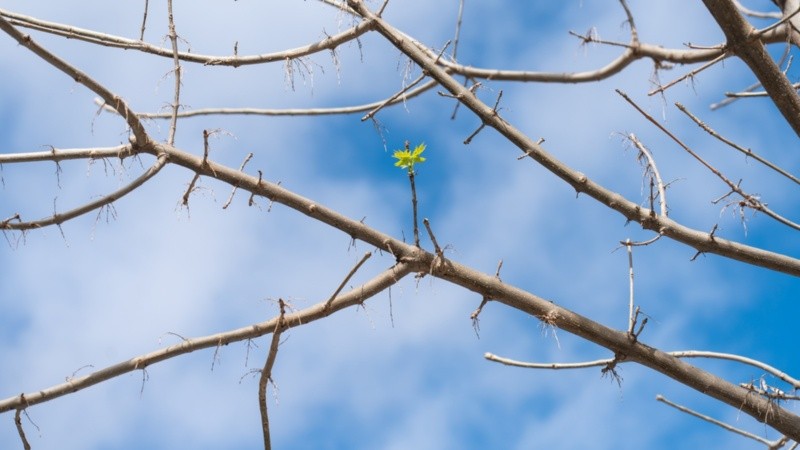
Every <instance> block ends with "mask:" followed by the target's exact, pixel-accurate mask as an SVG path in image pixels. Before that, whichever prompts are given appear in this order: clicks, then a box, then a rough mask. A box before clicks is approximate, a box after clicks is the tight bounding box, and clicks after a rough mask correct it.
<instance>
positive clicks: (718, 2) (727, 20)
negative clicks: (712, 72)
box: [703, 0, 800, 136]
mask: <svg viewBox="0 0 800 450" xmlns="http://www.w3.org/2000/svg"><path fill="white" fill-rule="evenodd" d="M703 3H704V4H705V5H706V8H708V10H709V12H711V15H712V16H714V20H716V21H717V23H718V24H719V26H720V28H721V29H722V31H723V32H724V33H725V37H726V38H727V40H728V42H727V44H726V47H725V48H726V50H727V51H729V52H731V53H733V54H734V55H736V56H738V57H739V58H740V59H741V60H742V61H744V62H745V64H747V66H748V67H749V68H750V70H751V71H752V72H753V74H755V76H756V78H758V81H760V82H761V84H762V85H763V86H764V90H766V91H767V93H768V94H769V96H770V98H772V101H773V102H775V106H777V107H778V111H780V112H781V114H782V115H783V117H784V119H786V122H787V123H788V124H789V126H791V127H792V129H793V130H794V132H795V134H797V135H798V136H800V96H798V95H797V91H795V89H794V88H793V87H792V84H791V83H790V82H789V80H788V79H787V78H786V75H784V73H783V72H782V71H781V69H780V67H778V65H777V64H775V61H773V60H772V58H771V57H770V55H769V53H767V49H766V47H765V46H764V44H763V43H762V42H761V40H760V39H759V38H758V33H756V30H755V28H753V26H752V25H750V23H749V22H747V21H746V20H745V19H744V17H742V15H741V14H740V13H739V10H738V9H737V8H736V5H735V4H734V2H733V1H731V0H703Z"/></svg>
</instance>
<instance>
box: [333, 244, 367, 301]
mask: <svg viewBox="0 0 800 450" xmlns="http://www.w3.org/2000/svg"><path fill="white" fill-rule="evenodd" d="M371 256H372V252H366V253H364V256H362V257H361V259H360V260H359V261H358V263H356V265H355V266H353V268H352V269H350V272H348V273H347V275H346V276H345V277H344V280H342V282H341V283H340V284H339V287H337V288H336V290H335V291H334V292H333V295H331V296H330V298H329V299H328V301H327V302H325V307H324V309H325V310H328V309H330V307H331V303H333V301H334V300H336V296H337V295H339V293H340V292H342V289H344V287H345V285H346V284H347V282H348V281H350V278H353V275H355V274H356V272H357V271H358V269H360V268H361V266H362V265H364V263H365V262H367V260H368V259H369V258H370V257H371Z"/></svg>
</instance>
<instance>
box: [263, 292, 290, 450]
mask: <svg viewBox="0 0 800 450" xmlns="http://www.w3.org/2000/svg"><path fill="white" fill-rule="evenodd" d="M278 305H279V307H280V311H281V313H280V315H279V316H278V320H277V322H276V323H275V329H274V330H273V331H272V340H271V341H270V344H269V353H268V354H267V360H266V361H265V362H264V368H263V369H261V378H260V379H259V380H258V406H259V410H260V411H261V430H262V431H263V433H264V450H270V449H271V448H272V443H271V442H270V438H269V416H268V415H267V383H269V382H271V381H272V366H274V365H275V358H276V357H277V356H278V344H279V343H280V337H281V332H283V327H284V316H285V315H286V303H284V301H283V299H278Z"/></svg>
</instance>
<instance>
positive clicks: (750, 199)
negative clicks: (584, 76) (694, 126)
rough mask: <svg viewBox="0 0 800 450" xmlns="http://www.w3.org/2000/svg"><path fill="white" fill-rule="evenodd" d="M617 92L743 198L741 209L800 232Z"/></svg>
mask: <svg viewBox="0 0 800 450" xmlns="http://www.w3.org/2000/svg"><path fill="white" fill-rule="evenodd" d="M616 92H617V93H618V94H619V95H620V96H622V98H624V99H625V101H627V102H628V103H629V104H630V105H631V106H633V107H634V108H635V109H636V110H637V111H639V113H640V114H642V115H643V116H644V117H645V118H646V119H647V120H648V121H649V122H650V123H652V124H653V125H655V126H656V127H657V128H658V129H659V130H661V131H662V132H663V133H664V134H666V135H667V136H668V137H669V138H670V139H672V140H673V141H674V142H675V143H676V144H678V146H680V147H681V148H682V149H683V150H684V151H686V152H687V153H688V154H689V155H691V156H692V157H693V158H694V159H695V160H697V161H698V162H699V163H700V164H702V165H703V166H705V167H706V168H707V169H708V170H709V171H711V173H713V174H714V175H716V176H717V178H719V179H720V180H722V182H724V183H725V184H726V185H728V188H730V193H729V194H731V193H736V194H737V195H739V196H740V197H742V199H743V201H741V202H738V205H739V207H741V208H745V207H747V208H751V209H753V210H755V211H761V212H763V213H764V214H766V215H768V216H769V217H772V218H773V219H775V220H776V221H778V222H780V223H782V224H784V225H786V226H788V227H791V228H794V229H795V230H800V224H797V223H795V222H793V221H791V220H789V219H787V218H785V217H783V216H781V215H780V214H778V213H776V212H774V211H772V210H771V209H770V208H769V207H767V205H766V204H765V203H764V202H762V201H761V200H760V199H759V198H758V197H757V196H755V195H751V194H748V193H746V192H744V191H743V190H742V189H741V188H740V187H739V185H738V183H734V182H733V181H731V180H730V179H728V177H726V176H725V175H724V174H723V173H722V172H720V171H719V170H717V169H716V168H715V167H714V166H712V165H711V164H709V163H708V162H707V161H706V160H704V159H703V158H702V157H700V155H698V154H697V153H695V152H694V150H692V149H691V148H689V146H688V145H686V144H684V143H683V141H681V140H680V139H678V137H677V136H675V135H674V134H673V133H672V132H671V131H669V130H667V128H666V127H664V126H663V125H661V123H659V122H658V121H657V120H656V119H655V118H653V116H651V115H650V114H648V113H647V112H646V111H645V110H643V109H642V108H641V107H639V105H637V104H636V102H634V101H633V100H632V99H631V98H630V97H628V95H627V94H625V93H624V92H622V91H621V90H619V89H616ZM729 194H726V195H729Z"/></svg>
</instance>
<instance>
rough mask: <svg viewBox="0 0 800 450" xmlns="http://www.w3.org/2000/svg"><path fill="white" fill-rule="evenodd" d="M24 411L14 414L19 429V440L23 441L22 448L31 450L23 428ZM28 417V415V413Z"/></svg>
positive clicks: (15, 423) (18, 410)
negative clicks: (22, 415)
mask: <svg viewBox="0 0 800 450" xmlns="http://www.w3.org/2000/svg"><path fill="white" fill-rule="evenodd" d="M22 411H23V409H21V408H19V409H17V412H15V413H14V425H16V427H17V434H18V435H19V439H20V440H21V441H22V448H23V449H25V450H31V444H30V442H28V438H27V437H25V430H24V429H23V428H22V417H21V414H22ZM26 415H27V413H26Z"/></svg>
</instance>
